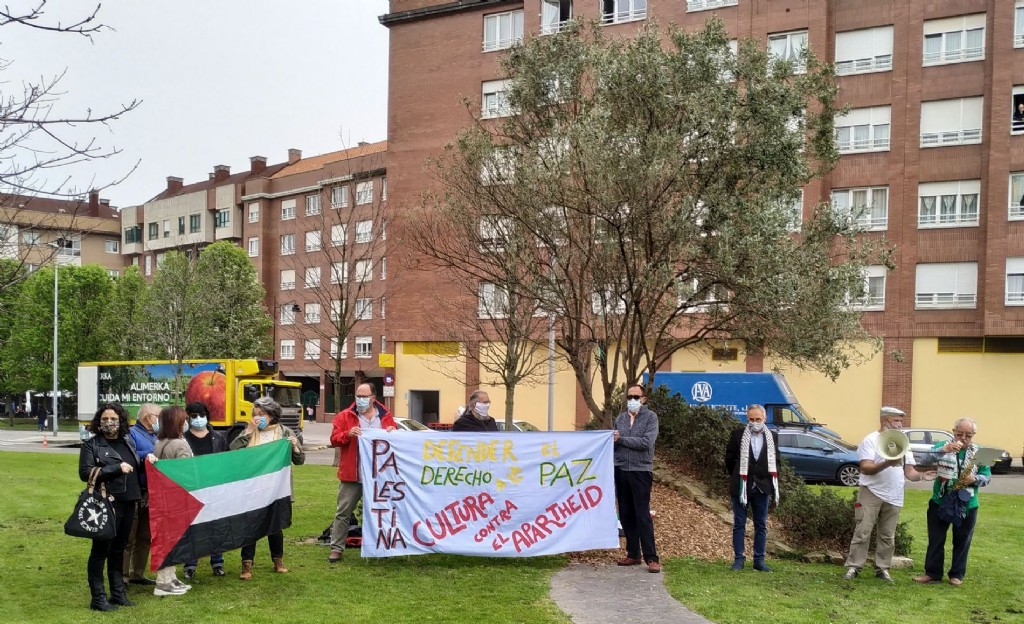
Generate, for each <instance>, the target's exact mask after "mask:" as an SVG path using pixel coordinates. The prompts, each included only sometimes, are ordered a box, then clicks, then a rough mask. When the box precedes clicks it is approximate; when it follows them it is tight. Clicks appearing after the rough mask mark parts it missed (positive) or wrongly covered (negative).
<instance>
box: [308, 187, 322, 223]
mask: <svg viewBox="0 0 1024 624" xmlns="http://www.w3.org/2000/svg"><path fill="white" fill-rule="evenodd" d="M318 214H320V193H315V194H313V195H306V216H307V217H315V216H316V215H318Z"/></svg>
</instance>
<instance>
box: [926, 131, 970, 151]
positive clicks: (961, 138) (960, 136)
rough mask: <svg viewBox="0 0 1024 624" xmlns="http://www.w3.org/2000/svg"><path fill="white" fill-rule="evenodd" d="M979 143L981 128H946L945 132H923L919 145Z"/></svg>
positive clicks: (935, 145)
mask: <svg viewBox="0 0 1024 624" xmlns="http://www.w3.org/2000/svg"><path fill="white" fill-rule="evenodd" d="M973 143H981V129H980V128H979V129H977V130H948V131H946V132H925V133H923V134H922V135H921V147H941V146H943V145H970V144H973Z"/></svg>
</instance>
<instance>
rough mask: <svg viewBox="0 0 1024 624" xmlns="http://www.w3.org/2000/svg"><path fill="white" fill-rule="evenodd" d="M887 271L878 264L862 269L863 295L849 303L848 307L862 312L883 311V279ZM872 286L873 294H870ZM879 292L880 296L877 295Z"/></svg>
mask: <svg viewBox="0 0 1024 624" xmlns="http://www.w3.org/2000/svg"><path fill="white" fill-rule="evenodd" d="M887 273H888V270H887V269H886V268H885V266H883V265H880V264H873V265H869V266H866V267H864V271H863V275H864V294H863V295H862V296H861V297H858V298H857V299H854V300H852V301H851V302H850V307H852V308H856V309H858V310H864V311H878V310H884V309H885V279H886V275H887ZM872 286H874V292H875V293H876V294H872ZM879 291H880V292H881V294H877V293H879Z"/></svg>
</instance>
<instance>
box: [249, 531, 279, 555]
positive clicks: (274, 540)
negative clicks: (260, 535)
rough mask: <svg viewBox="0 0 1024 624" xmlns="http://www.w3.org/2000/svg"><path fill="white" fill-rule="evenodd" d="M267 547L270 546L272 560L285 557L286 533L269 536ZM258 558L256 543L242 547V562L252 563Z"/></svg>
mask: <svg viewBox="0 0 1024 624" xmlns="http://www.w3.org/2000/svg"><path fill="white" fill-rule="evenodd" d="M267 545H268V546H270V558H271V559H273V558H275V557H283V556H284V533H283V532H281V531H278V532H277V533H271V534H270V535H268V536H267ZM255 557H256V542H253V543H252V544H246V545H245V546H242V561H252V560H253V559H254V558H255Z"/></svg>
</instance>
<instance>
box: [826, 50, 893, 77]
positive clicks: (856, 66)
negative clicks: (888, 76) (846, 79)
mask: <svg viewBox="0 0 1024 624" xmlns="http://www.w3.org/2000/svg"><path fill="white" fill-rule="evenodd" d="M891 69H892V55H891V54H885V55H880V56H872V57H871V58H862V59H854V60H852V61H840V62H838V63H836V74H837V75H839V76H848V75H850V74H867V73H871V72H880V71H889V70H891Z"/></svg>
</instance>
